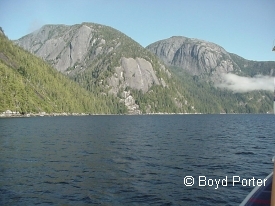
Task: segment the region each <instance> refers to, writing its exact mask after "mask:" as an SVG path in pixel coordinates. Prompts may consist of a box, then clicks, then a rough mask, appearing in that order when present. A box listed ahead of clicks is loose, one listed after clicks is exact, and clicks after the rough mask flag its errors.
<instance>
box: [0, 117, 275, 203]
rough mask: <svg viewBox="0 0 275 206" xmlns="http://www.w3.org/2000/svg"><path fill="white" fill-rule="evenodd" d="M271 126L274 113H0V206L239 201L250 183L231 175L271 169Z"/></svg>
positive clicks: (247, 175) (256, 173) (253, 174)
mask: <svg viewBox="0 0 275 206" xmlns="http://www.w3.org/2000/svg"><path fill="white" fill-rule="evenodd" d="M274 125H275V116H274V115H167V116H165V115H164V116H85V117H34V118H6V119H0V205H97V204H98V205H238V204H240V202H241V201H242V200H243V199H244V198H245V196H246V195H247V194H248V193H249V191H250V190H252V189H253V187H248V186H246V187H245V186H243V185H242V184H241V183H239V184H238V183H237V184H235V185H234V186H233V181H232V177H233V176H239V177H240V178H241V179H243V178H245V179H251V178H252V177H254V178H256V179H259V178H260V179H263V178H264V177H266V176H267V175H268V174H269V173H270V172H271V171H272V162H271V158H272V156H273V155H274V153H275V147H274V141H275V138H274V134H275V128H274ZM186 176H193V177H194V180H195V182H194V185H193V186H189V187H188V186H185V184H184V178H185V177H186ZM199 176H205V177H206V178H207V180H209V179H213V180H214V179H223V178H225V177H227V186H222V185H219V187H218V188H217V189H215V188H216V187H217V186H216V185H213V186H208V184H207V185H206V186H202V185H199ZM210 183H211V182H210Z"/></svg>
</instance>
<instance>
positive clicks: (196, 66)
mask: <svg viewBox="0 0 275 206" xmlns="http://www.w3.org/2000/svg"><path fill="white" fill-rule="evenodd" d="M147 49H149V50H150V51H151V52H153V53H154V54H156V55H157V56H158V57H159V58H161V59H162V60H163V61H164V63H165V64H167V65H169V66H176V67H180V68H182V69H184V70H186V71H188V72H189V73H190V74H192V75H198V76H199V75H204V74H211V75H218V74H220V73H228V72H232V71H234V69H237V68H234V67H236V65H234V63H233V61H232V59H231V57H230V55H229V54H228V53H227V52H226V51H225V50H224V49H223V48H222V47H220V46H218V45H216V44H214V43H210V42H206V41H203V40H198V39H190V38H186V37H171V38H169V39H165V40H161V41H158V42H155V43H153V44H151V45H149V46H147Z"/></svg>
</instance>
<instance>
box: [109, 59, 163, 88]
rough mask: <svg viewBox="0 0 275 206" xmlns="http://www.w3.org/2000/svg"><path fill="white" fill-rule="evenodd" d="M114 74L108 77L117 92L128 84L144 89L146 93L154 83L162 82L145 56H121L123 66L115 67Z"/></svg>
mask: <svg viewBox="0 0 275 206" xmlns="http://www.w3.org/2000/svg"><path fill="white" fill-rule="evenodd" d="M115 71H116V72H115V73H114V75H113V76H112V77H111V78H109V79H108V83H109V85H110V86H112V87H113V88H112V90H111V92H113V93H117V92H118V90H119V88H123V89H125V88H126V87H127V86H129V87H131V88H133V89H137V90H142V91H143V92H144V93H145V92H147V91H148V89H149V88H150V87H151V86H152V84H156V85H160V82H159V80H158V78H157V76H156V74H155V71H154V70H153V67H152V65H151V63H150V62H148V61H146V60H145V59H143V58H136V59H133V58H125V57H122V58H121V66H120V67H116V68H115Z"/></svg>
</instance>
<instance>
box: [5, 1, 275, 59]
mask: <svg viewBox="0 0 275 206" xmlns="http://www.w3.org/2000/svg"><path fill="white" fill-rule="evenodd" d="M82 22H93V23H98V24H103V25H106V26H111V27H113V28H115V29H117V30H120V31H121V32H123V33H125V34H126V35H128V36H130V37H131V38H132V39H134V40H135V41H137V42H138V43H139V44H141V45H142V46H144V47H145V46H148V45H149V44H151V43H154V42H156V41H158V40H162V39H167V38H169V37H171V36H185V37H189V38H197V39H202V40H205V41H209V42H213V43H216V44H218V45H220V46H222V47H223V48H224V49H225V50H226V51H228V52H231V53H235V54H237V55H239V56H241V57H243V58H245V59H249V60H256V61H275V52H272V47H273V46H275V0H0V26H1V27H2V29H3V30H4V32H5V34H6V36H8V38H9V39H11V40H15V39H19V38H20V37H22V36H24V35H27V34H29V33H31V32H33V31H35V30H37V29H39V28H40V27H42V26H43V25H45V24H66V25H73V24H80V23H82Z"/></svg>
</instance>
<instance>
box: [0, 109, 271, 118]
mask: <svg viewBox="0 0 275 206" xmlns="http://www.w3.org/2000/svg"><path fill="white" fill-rule="evenodd" d="M232 114H233V115H234V114H273V113H213V114H210V115H232ZM103 115H104V116H107V115H110V116H113V115H118V116H121V115H129V116H145V115H209V114H206V113H166V112H159V113H147V114H92V113H76V112H74V113H66V112H62V113H55V112H53V113H46V112H39V113H27V114H21V113H19V112H11V111H6V112H2V113H0V118H14V117H60V116H61V117H65V116H68V117H69V116H103Z"/></svg>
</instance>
